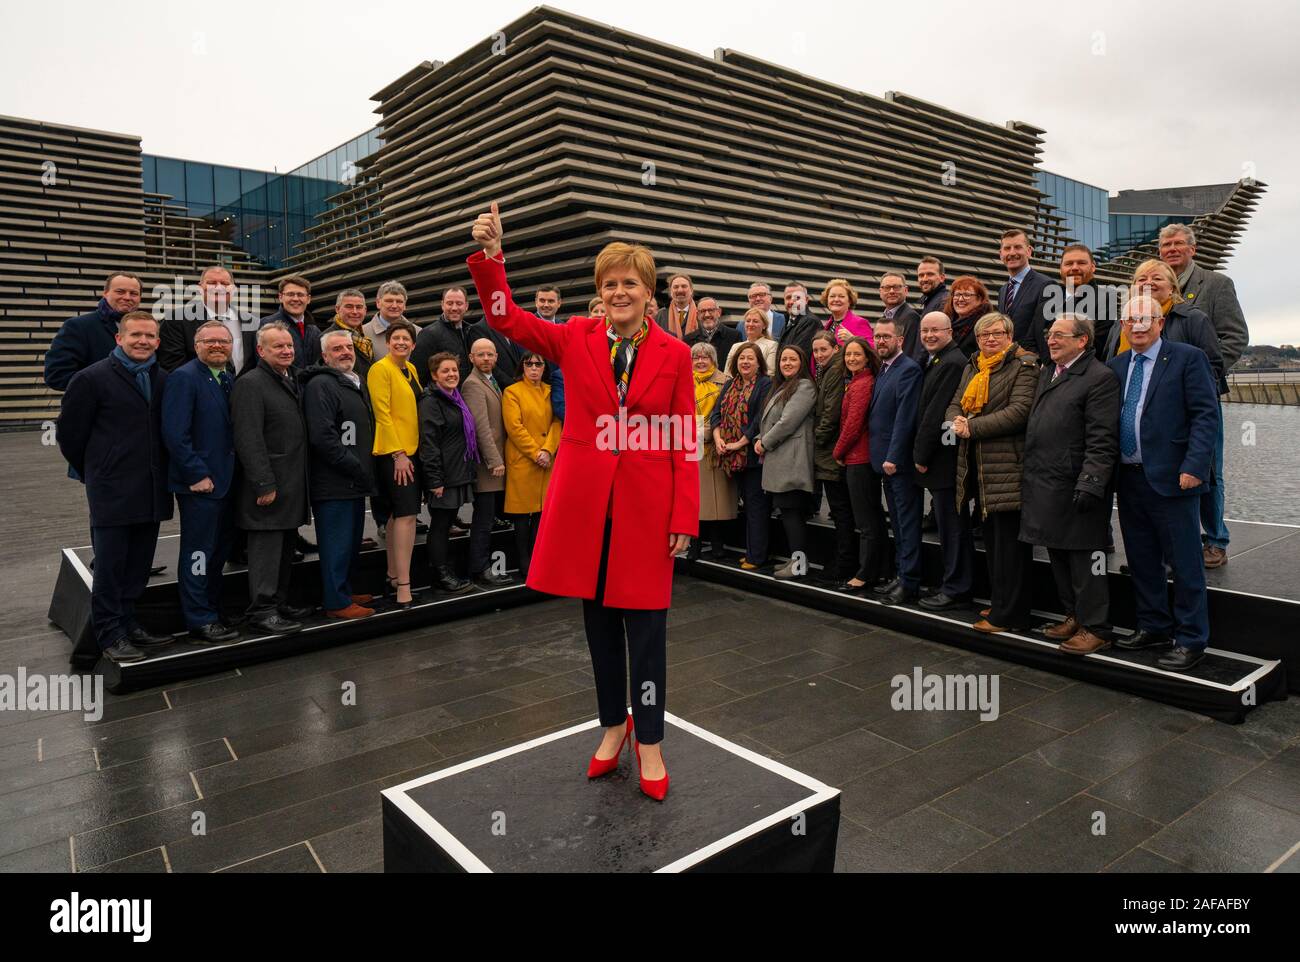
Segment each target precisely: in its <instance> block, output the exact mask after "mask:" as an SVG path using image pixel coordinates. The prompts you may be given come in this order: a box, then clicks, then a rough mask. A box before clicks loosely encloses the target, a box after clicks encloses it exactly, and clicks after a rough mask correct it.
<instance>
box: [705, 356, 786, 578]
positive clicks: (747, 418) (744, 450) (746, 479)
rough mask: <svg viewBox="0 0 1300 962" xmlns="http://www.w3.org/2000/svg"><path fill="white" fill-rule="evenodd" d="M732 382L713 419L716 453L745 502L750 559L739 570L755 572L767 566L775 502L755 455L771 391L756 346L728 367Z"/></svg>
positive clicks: (712, 428) (733, 357)
mask: <svg viewBox="0 0 1300 962" xmlns="http://www.w3.org/2000/svg"><path fill="white" fill-rule="evenodd" d="M727 367H728V370H727V373H728V374H729V375H730V376H731V379H730V380H729V381H727V386H726V387H724V388H723V389H722V396H721V397H720V398H718V403H717V404H716V405H714V407H713V414H712V415H710V417H709V429H710V431H711V432H712V435H713V450H714V452H715V453H716V454H717V456H718V462H719V463H720V464H721V465H722V470H723V471H725V472H726V473H727V476H728V477H732V478H735V479H736V486H737V488H738V489H739V490H740V497H741V498H742V499H743V500H744V502H745V557H743V558H742V559H740V566H741V567H742V568H744V569H745V570H746V571H752V570H754V569H755V568H760V567H762V566H763V565H765V564H767V527H768V522H769V521H770V520H771V518H772V499H771V498H770V497H768V494H767V492H766V491H764V490H763V463H762V461H760V460H759V457H758V455H757V454H755V453H754V447H753V445H754V438H755V436H757V434H758V420H759V416H760V415H761V414H762V413H763V403H764V402H765V401H766V400H767V392H768V391H769V390H771V387H772V379H771V378H769V377H768V376H767V365H766V363H765V362H764V360H763V352H762V350H761V349H760V348H759V346H758V345H757V344H756V343H755V342H753V341H741V342H740V343H739V344H737V345H736V349H735V351H734V352H733V353H732V354H731V362H730V363H729V364H728V365H727Z"/></svg>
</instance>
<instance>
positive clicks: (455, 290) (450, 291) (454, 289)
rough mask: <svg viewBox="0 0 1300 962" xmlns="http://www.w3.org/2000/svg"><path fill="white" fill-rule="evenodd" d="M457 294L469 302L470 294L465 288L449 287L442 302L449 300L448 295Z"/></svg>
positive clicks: (404, 290) (443, 294)
mask: <svg viewBox="0 0 1300 962" xmlns="http://www.w3.org/2000/svg"><path fill="white" fill-rule="evenodd" d="M393 283H396V281H394V282H393ZM402 293H403V294H405V293H406V288H402ZM456 293H459V294H460V295H462V296H463V297H464V298H465V300H467V301H468V300H469V294H467V293H466V292H465V288H463V287H449V288H447V289H446V290H445V291H443V292H442V298H441V300H444V301H445V300H446V299H447V295H448V294H456Z"/></svg>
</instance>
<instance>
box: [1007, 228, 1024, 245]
mask: <svg viewBox="0 0 1300 962" xmlns="http://www.w3.org/2000/svg"><path fill="white" fill-rule="evenodd" d="M1017 234H1019V235H1020V236H1021V237H1023V238H1024V239H1025V243H1026V244H1029V231H1027V230H1023V229H1022V228H1019V227H1008V228H1007V229H1006V230H1004V231H1003V232H1002V237H1001V238H1000V239H1001V240H1006V239H1007V238H1008V237H1015V236H1016V235H1017Z"/></svg>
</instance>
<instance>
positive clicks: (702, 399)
mask: <svg viewBox="0 0 1300 962" xmlns="http://www.w3.org/2000/svg"><path fill="white" fill-rule="evenodd" d="M691 367H692V369H693V371H694V374H695V422H696V431H697V434H696V437H697V440H698V442H699V446H700V537H699V538H696V539H695V541H693V542H692V543H691V547H690V548H689V549H688V550H687V552H686V557H688V558H689V559H690V560H692V561H695V560H697V559H698V558H699V557H700V543H701V541H703V540H704V537H705V536H706V534H707V536H708V540H709V554H710V555H711V556H712V558H713V559H714V560H715V561H721V560H722V559H723V558H725V557H726V548H725V545H724V543H723V532H724V531H725V530H726V527H727V526H726V522H728V521H734V520H735V518H736V502H737V497H736V481H735V479H734V478H732V477H730V476H729V475H728V474H727V472H725V471H723V470H722V465H721V463H719V461H718V452H717V451H716V450H715V448H714V445H712V444H710V443H709V438H710V436H711V434H712V432H711V431H710V430H709V416H710V415H711V414H713V407H714V405H716V404H717V403H718V397H719V395H721V394H722V386H723V385H724V384H726V383H727V376H726V375H725V374H723V373H722V371H720V370H719V369H718V352H717V351H716V350H715V349H714V347H713V345H712V344H709V343H707V342H704V341H700V342H697V343H696V344H695V345H694V346H692V347H691Z"/></svg>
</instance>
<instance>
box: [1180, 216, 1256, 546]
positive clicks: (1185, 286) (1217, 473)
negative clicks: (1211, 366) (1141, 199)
mask: <svg viewBox="0 0 1300 962" xmlns="http://www.w3.org/2000/svg"><path fill="white" fill-rule="evenodd" d="M1195 258H1196V233H1195V232H1194V231H1193V230H1192V229H1191V228H1190V227H1188V226H1187V225H1186V224H1169V225H1167V226H1165V227H1163V228H1161V230H1160V259H1161V260H1162V261H1164V262H1165V263H1166V264H1168V265H1169V266H1170V267H1172V268H1173V269H1174V273H1175V274H1177V275H1178V287H1179V290H1181V291H1182V293H1183V298H1184V299H1185V300H1186V302H1187V303H1188V304H1190V305H1191V306H1192V307H1194V308H1196V309H1197V310H1199V311H1201V312H1203V313H1204V314H1205V315H1206V316H1207V317H1208V318H1209V319H1210V324H1211V326H1212V327H1213V328H1214V331H1215V334H1216V336H1217V337H1218V339H1219V354H1220V355H1221V356H1222V358H1223V373H1224V376H1225V378H1226V376H1227V373H1228V372H1229V371H1230V370H1232V366H1233V365H1234V364H1236V363H1237V360H1238V359H1239V358H1240V357H1241V353H1242V351H1244V350H1245V349H1246V345H1247V344H1248V343H1250V328H1249V327H1247V325H1246V315H1245V314H1243V313H1242V310H1241V303H1240V302H1239V301H1238V300H1237V288H1236V286H1235V285H1233V283H1232V278H1230V277H1228V275H1227V274H1220V273H1219V272H1218V271H1207V270H1206V269H1205V268H1204V267H1201V265H1199V264H1197V263H1196V260H1195ZM1211 362H1213V358H1212V357H1211ZM1219 387H1220V390H1221V391H1225V390H1226V388H1227V381H1226V380H1222V381H1221V382H1220V385H1219ZM1223 498H1224V489H1223V432H1222V431H1220V432H1219V438H1218V440H1217V441H1216V442H1215V445H1214V480H1213V481H1212V482H1211V487H1210V490H1209V491H1207V492H1206V493H1205V494H1204V495H1203V496H1202V497H1201V528H1202V530H1203V531H1204V535H1203V536H1202V538H1201V540H1202V542H1203V543H1204V549H1203V552H1202V554H1203V557H1204V562H1205V567H1207V568H1219V567H1222V566H1223V565H1225V564H1227V561H1228V542H1229V535H1228V526H1227V525H1226V524H1224V522H1223Z"/></svg>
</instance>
